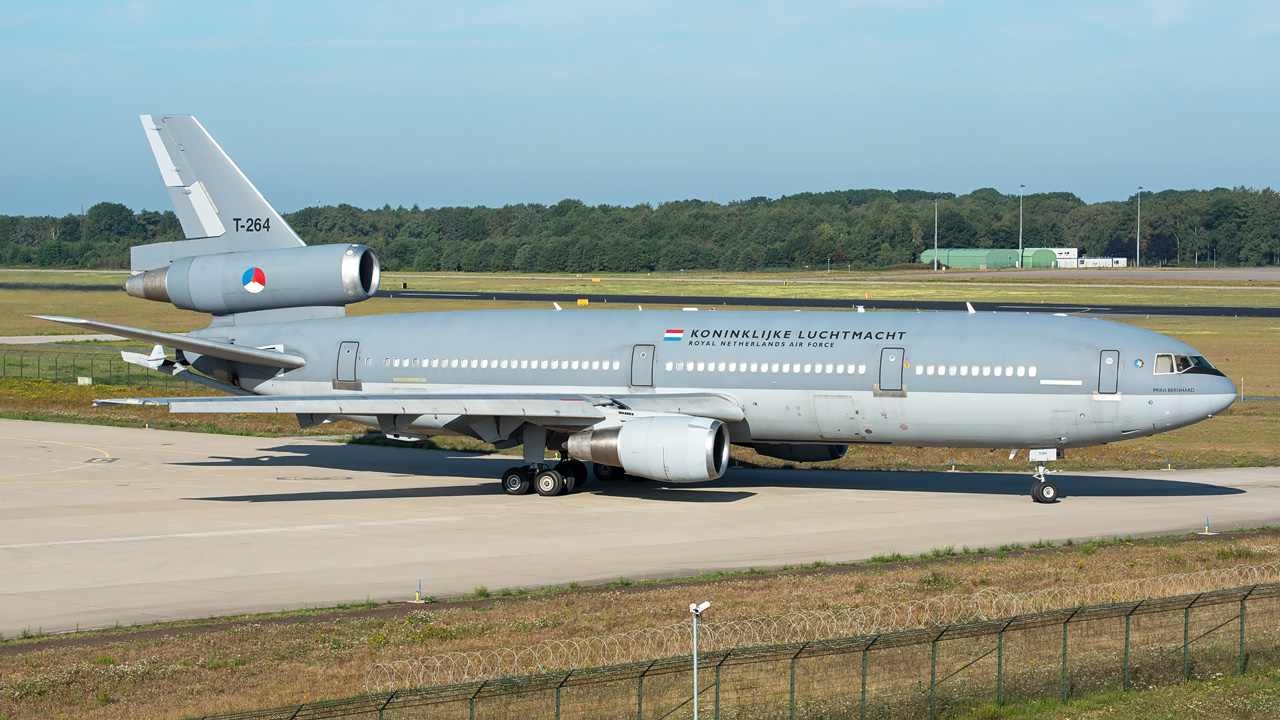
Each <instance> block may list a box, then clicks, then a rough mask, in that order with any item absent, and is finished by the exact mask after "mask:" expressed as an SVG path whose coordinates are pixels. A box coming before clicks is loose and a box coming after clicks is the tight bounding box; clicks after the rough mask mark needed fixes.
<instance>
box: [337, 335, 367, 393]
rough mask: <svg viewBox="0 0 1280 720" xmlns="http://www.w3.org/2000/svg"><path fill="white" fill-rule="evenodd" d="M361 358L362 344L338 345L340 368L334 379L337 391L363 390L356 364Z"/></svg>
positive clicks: (352, 342)
mask: <svg viewBox="0 0 1280 720" xmlns="http://www.w3.org/2000/svg"><path fill="white" fill-rule="evenodd" d="M359 357H360V343H358V342H354V341H347V342H343V343H341V344H340V345H338V368H337V374H336V375H334V378H333V389H335V390H361V389H362V388H361V387H360V381H359V380H357V379H356V363H357V360H358V359H359Z"/></svg>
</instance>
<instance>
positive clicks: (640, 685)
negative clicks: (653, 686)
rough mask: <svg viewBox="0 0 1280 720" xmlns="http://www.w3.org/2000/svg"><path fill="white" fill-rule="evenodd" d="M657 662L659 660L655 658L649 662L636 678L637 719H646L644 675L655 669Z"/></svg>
mask: <svg viewBox="0 0 1280 720" xmlns="http://www.w3.org/2000/svg"><path fill="white" fill-rule="evenodd" d="M656 662H658V661H657V660H654V661H653V662H651V663H649V665H648V666H647V667H646V668H645V669H644V670H641V671H640V677H639V678H637V679H636V720H644V676H645V675H646V674H647V673H648V672H649V671H650V670H652V669H653V666H654V663H656Z"/></svg>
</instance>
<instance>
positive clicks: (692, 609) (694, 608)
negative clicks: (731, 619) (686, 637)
mask: <svg viewBox="0 0 1280 720" xmlns="http://www.w3.org/2000/svg"><path fill="white" fill-rule="evenodd" d="M709 607H711V603H710V602H701V603H689V614H690V615H692V616H693V720H698V616H699V615H701V614H702V613H704V612H706V611H707V608H709Z"/></svg>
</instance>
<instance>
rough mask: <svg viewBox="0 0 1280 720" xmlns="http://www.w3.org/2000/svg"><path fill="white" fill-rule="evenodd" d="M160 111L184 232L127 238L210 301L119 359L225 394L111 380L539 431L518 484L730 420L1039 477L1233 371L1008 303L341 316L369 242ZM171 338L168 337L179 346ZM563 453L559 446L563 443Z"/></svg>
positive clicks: (154, 124) (1141, 430) (451, 430)
mask: <svg viewBox="0 0 1280 720" xmlns="http://www.w3.org/2000/svg"><path fill="white" fill-rule="evenodd" d="M142 126H143V129H144V130H145V131H146V136H147V139H148V140H149V142H150V144H151V149H152V152H153V153H154V154H155V158H156V161H157V163H158V165H159V167H160V174H161V176H162V177H163V179H164V182H165V185H166V186H167V187H168V188H169V192H170V195H171V197H172V199H173V203H174V208H175V209H176V211H177V215H178V219H179V220H180V221H181V223H182V228H183V232H184V234H185V235H186V237H187V238H188V239H187V240H183V241H177V242H168V243H156V244H152V245H144V246H139V247H135V248H133V251H132V258H131V264H132V270H133V272H134V274H133V275H132V276H131V277H130V278H129V280H128V282H127V283H126V284H125V289H126V291H128V293H129V294H130V295H133V296H136V297H139V298H146V299H149V300H156V301H160V302H168V303H172V304H173V305H176V306H177V307H180V308H186V309H189V310H195V311H198V312H206V313H212V314H213V316H214V318H213V322H212V324H210V326H209V327H208V328H205V329H203V330H197V331H195V332H192V333H190V334H188V335H173V334H169V333H162V332H155V331H151V330H145V329H140V328H132V327H125V326H121V325H115V324H111V323H102V322H95V321H90V320H80V319H76V318H60V317H59V318H47V319H50V320H55V321H57V322H63V323H67V324H71V325H77V326H81V327H85V328H88V329H93V330H95V331H98V332H106V333H112V334H115V335H119V336H121V337H126V338H133V339H136V340H140V341H145V342H149V343H153V344H155V345H156V347H155V349H154V350H153V351H152V352H151V353H150V354H146V355H144V354H142V353H129V352H126V353H123V357H124V359H125V360H127V361H129V362H133V363H136V364H139V365H142V366H145V367H148V368H151V369H153V370H156V371H159V372H164V373H168V374H171V375H174V376H177V377H182V378H186V379H189V380H192V381H194V382H198V383H201V384H204V385H207V386H210V387H213V388H217V389H219V390H223V391H225V392H226V393H227V394H228V396H227V397H199V398H139V399H132V400H103V401H99V402H98V404H99V405H112V404H118V403H144V404H161V405H168V406H169V408H170V410H171V411H172V412H188V413H190V412H228V413H267V412H269V413H294V414H296V415H297V417H298V421H299V423H300V425H302V426H303V427H307V426H311V425H315V424H317V423H323V422H328V421H331V420H334V419H348V420H353V421H355V422H358V423H363V424H365V425H368V426H371V427H374V428H378V429H380V430H381V431H382V432H383V433H385V434H386V435H387V436H390V437H399V438H419V437H427V436H433V435H461V436H467V437H472V438H476V439H478V440H481V441H484V442H487V443H492V444H493V445H494V446H496V447H498V448H506V447H513V446H516V445H523V446H524V463H523V464H522V465H519V466H516V467H512V468H510V469H509V470H507V471H506V472H505V473H504V474H503V477H502V488H503V490H505V491H506V492H507V493H509V494H513V495H521V494H525V493H528V492H530V491H531V490H536V491H537V492H538V494H540V495H547V496H549V495H560V494H562V493H565V492H572V491H573V490H574V489H575V488H577V487H579V486H581V484H582V483H583V482H585V481H586V479H587V467H586V464H585V463H586V462H590V463H593V464H594V472H595V475H596V477H597V478H600V479H602V480H605V479H613V478H616V477H619V476H621V475H622V474H624V473H627V474H631V475H634V476H639V477H644V478H652V479H656V480H663V481H669V482H678V483H688V482H699V481H704V480H711V479H714V478H718V477H720V476H721V475H722V474H723V473H724V472H725V470H726V469H727V467H728V464H729V446H730V444H737V445H744V446H748V447H752V448H754V449H755V450H756V451H757V452H759V453H762V454H764V455H768V456H771V457H777V458H783V459H787V460H791V461H797V462H813V461H822V460H831V459H835V458H839V457H840V456H841V455H843V454H844V452H845V451H846V449H847V447H848V446H849V445H851V444H880V445H911V446H941V447H991V448H997V447H999V448H1013V449H1014V450H1017V449H1026V450H1029V451H1030V453H1029V457H1030V459H1031V460H1032V461H1033V462H1035V463H1036V468H1037V469H1036V473H1035V477H1036V482H1035V484H1034V486H1033V487H1032V490H1031V496H1032V497H1033V498H1034V499H1035V500H1036V501H1037V502H1053V501H1054V500H1056V499H1057V496H1058V488H1057V487H1056V486H1055V485H1054V483H1052V482H1050V481H1048V480H1046V479H1045V475H1044V463H1045V462H1046V461H1049V460H1053V459H1056V458H1057V457H1058V456H1059V454H1060V453H1061V452H1062V451H1063V450H1065V449H1066V448H1077V447H1084V446H1089V445H1098V444H1102V443H1109V442H1115V441H1117V440H1125V439H1128V438H1136V437H1142V436H1144V435H1152V434H1155V433H1158V432H1164V431H1166V430H1172V429H1174V428H1179V427H1183V426H1185V425H1190V424H1191V423H1195V422H1199V421H1201V420H1204V419H1205V418H1209V417H1212V416H1213V415H1214V414H1216V413H1220V412H1222V411H1223V410H1224V409H1226V408H1227V407H1228V406H1229V405H1231V403H1232V402H1233V401H1234V400H1235V398H1236V389H1235V386H1234V385H1232V383H1231V382H1230V380H1228V379H1227V378H1226V377H1225V376H1224V375H1223V374H1222V373H1221V372H1219V371H1218V370H1216V369H1214V367H1213V366H1212V365H1211V364H1210V363H1209V362H1208V361H1207V360H1205V358H1204V357H1203V356H1202V355H1201V354H1200V353H1198V352H1196V350H1195V349H1194V348H1192V347H1190V346H1188V345H1186V344H1185V343H1182V342H1179V341H1177V340H1174V339H1172V338H1169V337H1166V336H1164V335H1161V334H1158V333H1154V332H1150V331H1147V330H1143V329H1140V328H1133V327H1129V326H1125V325H1120V324H1117V323H1111V322H1106V321H1103V320H1097V319H1086V318H1077V317H1065V316H1043V315H1037V316H1032V315H1016V314H994V313H982V314H978V313H972V312H970V313H895V312H878V313H857V312H697V313H693V312H680V311H667V312H653V311H634V312H633V311H609V312H603V311H602V312H561V311H557V310H550V309H548V310H487V311H466V312H436V313H415V314H401V315H377V316H365V317H346V310H345V306H346V305H348V304H351V303H355V302H360V301H362V300H365V299H367V298H369V297H371V296H372V295H373V294H374V293H376V292H377V289H378V279H379V272H380V270H379V265H378V260H377V257H376V256H375V255H374V253H373V251H372V250H371V249H370V248H368V247H365V246H362V245H323V246H311V247H308V246H306V245H305V244H304V243H303V242H302V240H301V239H300V238H299V237H298V236H297V234H296V233H294V231H293V230H292V229H291V228H290V227H289V225H288V223H286V222H285V221H284V219H283V218H282V217H281V216H280V215H279V213H277V212H276V211H275V209H274V208H272V207H271V205H269V204H268V203H267V202H266V200H265V199H264V198H263V197H262V195H261V194H259V193H258V191H257V189H256V188H254V186H253V185H252V184H251V183H250V182H249V181H248V179H246V178H245V176H244V175H243V174H242V173H241V172H240V170H239V169H238V168H237V167H236V166H235V164H234V163H232V162H231V159H230V158H228V157H227V155H226V154H225V153H223V151H222V149H221V148H220V147H218V145H217V144H216V143H215V142H214V141H213V139H212V138H211V137H210V136H209V134H208V133H207V132H205V130H204V128H203V127H202V126H201V125H200V123H198V122H197V121H196V119H195V118H194V117H191V116H184V115H143V116H142ZM166 347H167V348H173V349H174V350H175V353H174V357H173V358H172V359H170V358H169V357H168V356H167V355H166V354H165V351H164V349H163V348H166ZM548 449H550V450H554V451H556V452H558V453H559V457H560V460H559V461H558V462H556V463H555V464H554V465H553V464H550V463H548V462H546V461H545V460H544V458H545V455H546V451H547V450H548Z"/></svg>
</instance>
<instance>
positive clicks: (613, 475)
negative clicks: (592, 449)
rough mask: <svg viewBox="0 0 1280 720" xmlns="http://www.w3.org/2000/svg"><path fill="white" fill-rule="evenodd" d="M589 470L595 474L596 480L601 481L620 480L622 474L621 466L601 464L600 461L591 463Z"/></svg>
mask: <svg viewBox="0 0 1280 720" xmlns="http://www.w3.org/2000/svg"><path fill="white" fill-rule="evenodd" d="M591 472H592V473H593V474H595V476H596V479H597V480H600V481H603V482H610V481H612V480H620V479H621V478H622V475H623V472H622V468H620V467H614V466H612V465H602V464H600V463H592V464H591Z"/></svg>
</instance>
